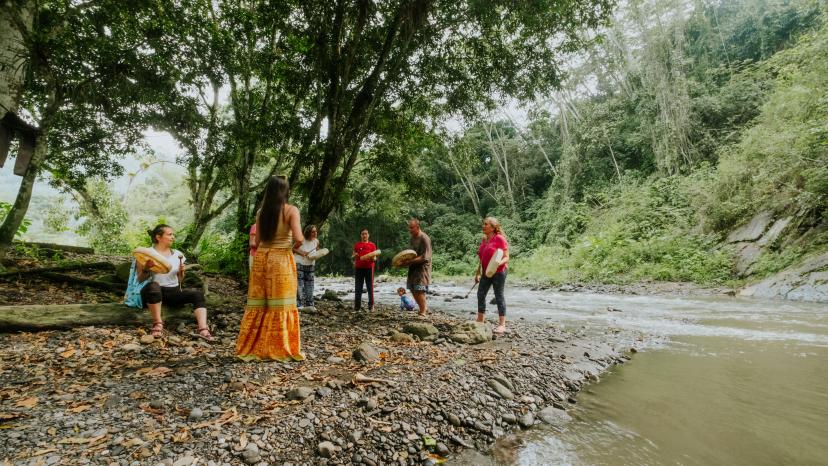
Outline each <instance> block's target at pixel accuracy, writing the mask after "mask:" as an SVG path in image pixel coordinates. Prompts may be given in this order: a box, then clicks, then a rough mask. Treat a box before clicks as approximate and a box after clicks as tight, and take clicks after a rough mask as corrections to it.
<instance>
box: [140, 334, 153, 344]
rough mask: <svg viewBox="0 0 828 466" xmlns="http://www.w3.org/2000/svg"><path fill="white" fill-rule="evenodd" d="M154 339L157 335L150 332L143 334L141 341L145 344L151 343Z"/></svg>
mask: <svg viewBox="0 0 828 466" xmlns="http://www.w3.org/2000/svg"><path fill="white" fill-rule="evenodd" d="M154 341H155V337H154V336H152V335H150V334H146V335H141V343H143V344H145V345H151V344H152V343H153V342H154Z"/></svg>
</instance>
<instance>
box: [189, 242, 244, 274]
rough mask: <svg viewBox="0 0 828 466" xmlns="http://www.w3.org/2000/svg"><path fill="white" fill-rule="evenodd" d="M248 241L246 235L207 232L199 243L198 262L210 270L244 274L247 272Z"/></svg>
mask: <svg viewBox="0 0 828 466" xmlns="http://www.w3.org/2000/svg"><path fill="white" fill-rule="evenodd" d="M247 241H248V238H247V237H246V236H237V235H231V234H221V233H208V234H205V235H204V236H203V237H202V239H201V243H200V244H199V248H200V249H199V250H200V251H201V253H200V254H199V256H198V262H199V264H201V265H202V266H203V267H204V270H206V271H208V272H221V273H226V274H231V275H244V274H246V273H247V253H246V251H247Z"/></svg>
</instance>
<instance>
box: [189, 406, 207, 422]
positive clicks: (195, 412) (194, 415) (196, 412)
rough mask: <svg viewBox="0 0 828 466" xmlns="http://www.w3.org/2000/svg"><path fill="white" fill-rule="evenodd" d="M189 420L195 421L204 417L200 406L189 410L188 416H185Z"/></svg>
mask: <svg viewBox="0 0 828 466" xmlns="http://www.w3.org/2000/svg"><path fill="white" fill-rule="evenodd" d="M187 417H188V418H189V419H190V420H191V421H197V420H199V419H201V418H202V417H204V411H202V410H201V408H193V409H191V410H190V414H189V416H187Z"/></svg>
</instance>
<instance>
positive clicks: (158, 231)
mask: <svg viewBox="0 0 828 466" xmlns="http://www.w3.org/2000/svg"><path fill="white" fill-rule="evenodd" d="M167 228H169V229H172V227H171V226H169V225H167V224H164V223H159V224H158V225H155V228H153V229H152V230H147V234H148V235H149V237H150V239H151V240H152V244H155V243H157V242H158V238H157V236H158V235H163V234H164V230H166V229H167Z"/></svg>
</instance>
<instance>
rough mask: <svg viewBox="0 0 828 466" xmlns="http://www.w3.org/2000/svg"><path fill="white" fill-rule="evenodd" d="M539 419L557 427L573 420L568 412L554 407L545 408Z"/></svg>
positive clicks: (539, 414)
mask: <svg viewBox="0 0 828 466" xmlns="http://www.w3.org/2000/svg"><path fill="white" fill-rule="evenodd" d="M538 417H539V418H540V420H541V421H543V422H545V423H547V424H551V425H555V426H559V425H562V424H565V423H567V422H568V421H571V420H572V416H570V415H569V414H568V413H567V412H566V411H564V410H562V409H558V408H556V407H554V406H549V407H547V408H543V409H542V410H541V411H540V412H539V413H538Z"/></svg>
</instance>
